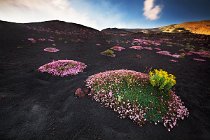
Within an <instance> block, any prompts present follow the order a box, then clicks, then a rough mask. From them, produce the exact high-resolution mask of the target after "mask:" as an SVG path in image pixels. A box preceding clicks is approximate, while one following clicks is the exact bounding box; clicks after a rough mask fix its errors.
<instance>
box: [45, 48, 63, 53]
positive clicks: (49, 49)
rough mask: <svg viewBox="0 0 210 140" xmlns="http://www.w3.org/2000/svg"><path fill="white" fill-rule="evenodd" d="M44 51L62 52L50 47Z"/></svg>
mask: <svg viewBox="0 0 210 140" xmlns="http://www.w3.org/2000/svg"><path fill="white" fill-rule="evenodd" d="M44 51H46V52H58V51H60V50H59V49H57V48H52V47H49V48H45V49H44Z"/></svg>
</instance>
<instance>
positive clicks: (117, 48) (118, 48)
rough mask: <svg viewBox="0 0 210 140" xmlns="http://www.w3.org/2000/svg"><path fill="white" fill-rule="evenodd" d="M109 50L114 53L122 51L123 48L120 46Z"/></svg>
mask: <svg viewBox="0 0 210 140" xmlns="http://www.w3.org/2000/svg"><path fill="white" fill-rule="evenodd" d="M111 49H112V50H114V51H118V52H120V51H122V50H124V49H125V48H124V47H121V46H113V47H112V48H111Z"/></svg>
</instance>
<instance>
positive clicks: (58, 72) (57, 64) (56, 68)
mask: <svg viewBox="0 0 210 140" xmlns="http://www.w3.org/2000/svg"><path fill="white" fill-rule="evenodd" d="M86 67H87V66H86V65H85V64H84V63H82V62H78V61H74V60H58V61H52V62H50V63H47V64H45V65H43V66H41V67H39V69H38V71H40V72H47V73H49V74H52V75H55V76H61V77H63V76H68V75H77V74H78V73H79V72H83V70H84V69H85V68H86Z"/></svg>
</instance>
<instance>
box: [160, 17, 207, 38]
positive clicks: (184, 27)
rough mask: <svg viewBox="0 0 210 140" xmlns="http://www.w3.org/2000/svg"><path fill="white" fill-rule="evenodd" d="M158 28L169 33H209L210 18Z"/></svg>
mask: <svg viewBox="0 0 210 140" xmlns="http://www.w3.org/2000/svg"><path fill="white" fill-rule="evenodd" d="M160 30H161V31H163V32H169V33H176V32H188V31H189V32H191V33H195V34H205V35H210V20H203V21H197V22H185V23H181V24H173V25H169V26H164V27H161V28H160Z"/></svg>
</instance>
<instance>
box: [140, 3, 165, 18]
mask: <svg viewBox="0 0 210 140" xmlns="http://www.w3.org/2000/svg"><path fill="white" fill-rule="evenodd" d="M143 11H144V16H145V17H146V18H147V19H149V20H156V19H158V18H160V16H159V14H160V12H161V11H162V7H161V6H160V5H155V0H145V1H144V9H143Z"/></svg>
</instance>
